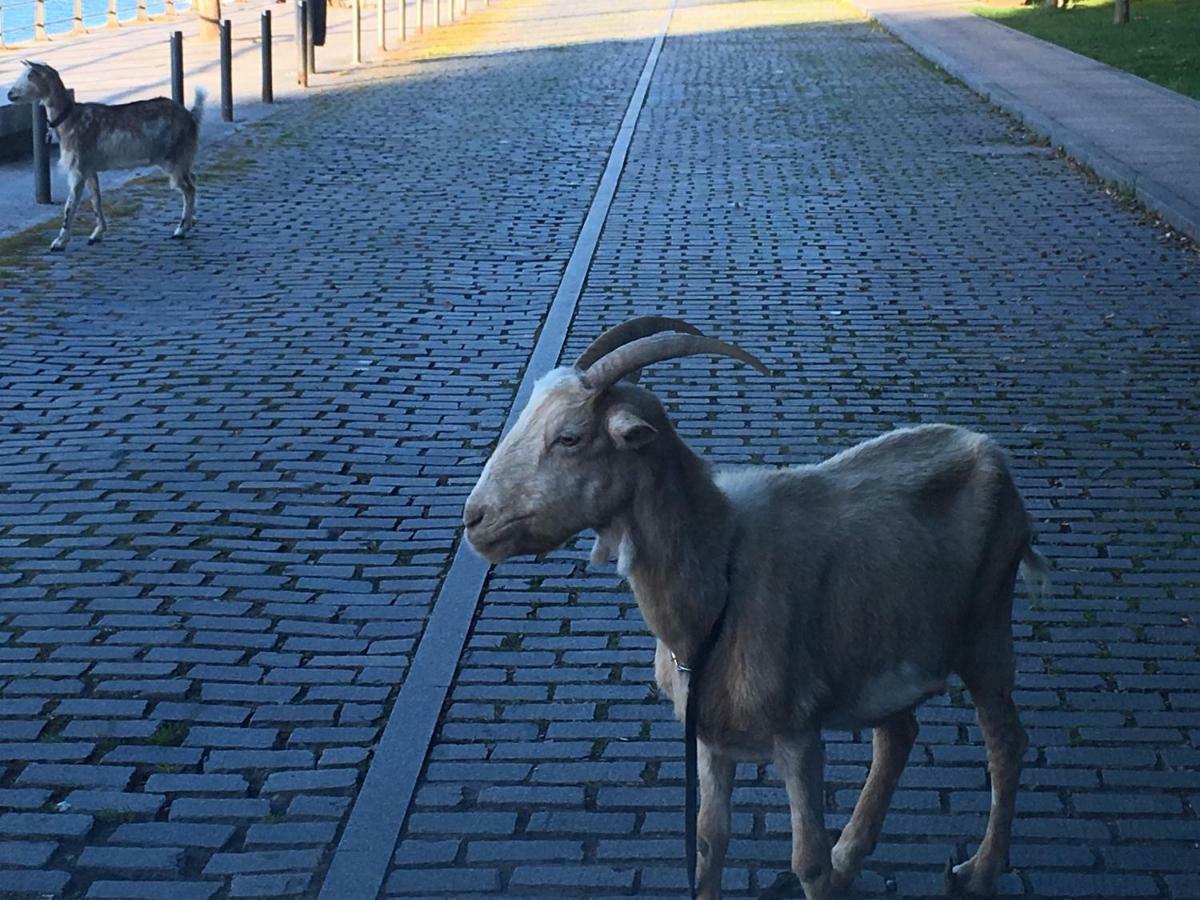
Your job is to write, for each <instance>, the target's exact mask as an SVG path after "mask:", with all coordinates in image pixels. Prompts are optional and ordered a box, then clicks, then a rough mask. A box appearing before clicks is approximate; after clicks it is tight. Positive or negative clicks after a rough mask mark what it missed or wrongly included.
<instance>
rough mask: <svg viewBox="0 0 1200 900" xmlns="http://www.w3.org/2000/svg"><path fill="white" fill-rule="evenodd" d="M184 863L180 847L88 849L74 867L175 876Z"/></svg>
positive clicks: (85, 849) (86, 848)
mask: <svg viewBox="0 0 1200 900" xmlns="http://www.w3.org/2000/svg"><path fill="white" fill-rule="evenodd" d="M182 862H183V850H182V849H181V848H179V847H85V848H84V850H83V853H81V854H80V855H79V859H78V860H77V861H76V863H75V865H76V866H78V867H79V868H81V869H104V870H108V871H121V872H151V873H154V874H157V875H163V874H174V873H175V872H177V871H179V869H180V867H181V865H182Z"/></svg>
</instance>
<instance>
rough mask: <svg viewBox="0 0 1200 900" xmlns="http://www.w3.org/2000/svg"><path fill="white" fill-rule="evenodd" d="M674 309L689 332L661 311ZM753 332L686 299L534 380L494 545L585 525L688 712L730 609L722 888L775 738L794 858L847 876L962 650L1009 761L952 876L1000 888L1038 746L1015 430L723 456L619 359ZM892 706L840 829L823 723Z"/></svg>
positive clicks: (710, 740) (705, 705)
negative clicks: (695, 440)
mask: <svg viewBox="0 0 1200 900" xmlns="http://www.w3.org/2000/svg"><path fill="white" fill-rule="evenodd" d="M662 331H672V332H685V333H672V334H661V333H655V332H662ZM691 354H723V355H726V356H732V357H735V358H737V359H739V360H742V361H744V362H747V363H749V364H751V365H754V366H755V367H756V368H759V369H761V370H763V371H766V370H765V369H763V367H762V364H761V363H759V362H758V361H757V360H756V359H754V357H752V356H750V355H749V354H748V353H746V352H745V351H743V350H741V349H739V348H737V347H735V346H733V345H730V344H726V343H723V342H721V341H717V340H713V339H711V338H705V337H702V336H700V335H699V333H698V332H696V330H695V329H694V328H692V326H689V325H687V324H686V323H682V322H679V321H677V320H670V319H661V318H657V317H647V318H644V319H635V320H633V321H631V322H628V323H626V324H625V325H624V326H618V327H617V328H616V329H613V330H612V331H610V332H608V333H607V334H605V335H604V336H602V337H601V338H600V339H599V340H598V341H597V342H596V344H595V345H593V347H591V348H589V350H588V351H586V352H585V353H584V354H583V356H581V357H580V359H579V361H578V362H577V364H576V366H574V367H570V368H560V369H557V370H555V371H553V372H551V373H549V374H548V375H546V376H545V377H544V378H543V379H542V380H541V381H540V382H539V383H538V385H537V388H536V390H535V391H534V393H533V395H532V397H531V398H530V401H529V404H528V406H527V407H526V408H525V410H524V411H523V412H522V415H521V416H520V418H519V420H518V421H517V423H516V425H515V426H514V428H513V429H512V431H511V432H510V433H509V434H508V435H507V436H506V437H505V438H504V439H503V440H502V441H501V442H500V444H499V446H498V447H497V448H496V451H495V453H494V454H493V455H492V457H491V459H490V460H489V461H488V463H487V465H486V467H485V468H484V470H483V474H482V475H481V476H480V479H479V483H478V484H477V485H476V486H475V489H474V490H473V491H472V492H471V496H470V497H469V499H468V501H467V504H466V509H465V511H464V517H463V518H464V523H465V524H466V527H467V536H468V538H469V540H470V542H471V544H472V545H473V546H474V547H475V548H476V550H477V551H478V552H479V553H481V554H482V555H483V556H485V557H486V558H487V559H488V560H490V561H492V562H500V561H502V560H504V559H507V558H509V557H511V556H513V555H515V554H519V553H540V552H545V551H548V550H551V549H553V548H555V547H557V546H559V545H560V544H561V543H562V542H563V541H564V540H566V539H567V538H569V537H571V536H572V535H574V534H576V533H578V532H580V531H582V530H583V529H585V528H589V527H590V528H594V529H595V530H596V531H597V533H598V536H599V537H598V540H597V550H596V556H598V557H605V556H606V555H607V552H608V548H619V563H618V566H619V570H620V571H621V573H622V574H623V575H625V576H626V577H627V578H628V579H629V582H630V584H631V585H632V587H633V591H634V593H635V595H636V597H637V602H638V606H639V608H640V609H641V612H642V615H643V616H644V617H645V619H646V622H647V624H648V625H649V627H650V630H651V631H652V632H653V633H654V635H655V637H656V638H657V639H658V644H657V652H656V655H655V674H656V679H657V681H658V684H659V685H660V687H661V688H662V689H663V691H664V692H665V693H666V694H668V695H669V696H670V697H671V698H672V699H673V700H674V703H675V708H676V712H677V714H680V715H681V713H682V710H683V709H684V701H685V698H686V693H687V687H688V677H687V675H686V672H681V671H679V670H678V669H677V667H676V665H674V664H673V660H674V659H676V658H677V659H678V660H679V661H682V662H686V661H690V660H692V659H693V654H695V653H696V652H697V650H698V648H700V647H701V646H702V645H703V644H704V642H705V640H706V637H707V636H708V635H709V632H710V630H712V629H713V627H714V623H716V622H718V621H719V617H720V616H721V615H722V610H724V613H723V615H724V620H723V627H722V628H721V629H720V630H719V633H718V637H717V640H716V643H715V644H714V645H713V647H712V652H711V655H710V656H709V657H708V662H707V664H706V668H705V670H704V678H703V684H702V687H701V691H700V694H699V695H698V698H697V699H698V701H699V703H698V710H699V723H698V727H699V737H700V742H701V746H700V792H701V808H700V817H699V818H700V821H699V832H700V841H699V852H698V854H697V859H696V866H697V879H698V884H699V896H701V897H704V898H717V897H719V896H720V885H721V867H722V865H723V861H724V857H725V851H726V846H727V844H728V840H729V823H730V803H729V801H730V793H731V790H732V787H733V776H734V767H735V763H736V761H738V760H760V759H771V758H773V759H774V761H775V763H776V766H777V767H778V768H779V770H780V771H781V772H782V774H783V777H784V781H785V782H786V786H787V794H788V799H789V802H790V806H791V821H792V860H791V868H792V871H793V872H794V873H795V875H796V876H798V878H799V881H800V883H801V884H802V885H803V888H804V893H805V895H806V896H807V897H808V900H824V898H827V897H829V896H831V895H832V894H833V893H835V892H837V891H840V890H842V889H844V888H845V887H847V886H848V885H849V884H850V883H851V882H852V881H853V880H854V878H855V877H856V875H857V874H858V872H859V869H860V867H861V865H862V862H863V859H864V857H866V855H867V854H868V853H870V852H871V850H872V849H873V848H874V846H875V843H876V840H877V839H878V837H879V833H880V829H881V827H882V824H883V818H884V814H885V812H886V810H887V807H888V804H889V802H890V800H891V796H892V792H893V790H894V789H895V787H896V782H897V780H898V779H899V777H900V773H901V770H902V769H903V767H904V764H905V762H906V760H907V758H908V755H909V751H910V750H911V748H912V746H913V742H914V740H915V739H916V736H917V719H916V716H915V714H914V709H915V707H916V706H918V705H919V704H920V703H921V702H923V701H924V700H926V699H927V698H929V697H930V696H932V695H934V694H937V693H939V692H941V691H942V690H943V689H944V687H945V680H946V678H947V676H949V675H950V674H951V673H957V674H958V675H960V676H961V677H962V679H963V681H964V682H965V683H966V685H967V687H968V688H969V689H970V691H971V697H972V700H973V701H974V704H975V709H976V714H977V717H978V720H979V725H980V728H981V729H982V732H983V738H984V741H985V743H986V745H987V756H988V767H989V770H990V773H991V784H992V803H991V813H990V816H989V819H988V826H987V833H986V835H985V837H984V839H983V842H982V844H981V845H980V847H979V850H978V852H977V853H976V854H975V855H974V856H972V857H971V858H970V859H968V860H967V861H965V862H963V863H961V864H960V865H958V866H956V867H955V868H954V870H953V875H952V876H951V880H952V881H953V882H954V883H955V885H956V886H959V887H963V888H965V889H966V890H968V891H971V892H973V893H979V894H987V893H991V892H992V891H993V890H994V883H995V879H996V877H997V875H998V874H999V873H1000V872H1001V871H1002V870H1003V869H1004V868H1005V867H1006V866H1007V864H1008V862H1007V858H1008V847H1009V833H1010V829H1011V824H1012V818H1013V806H1014V797H1015V792H1016V789H1017V781H1018V775H1019V771H1020V765H1021V757H1022V755H1023V753H1024V751H1025V748H1026V746H1027V739H1026V736H1025V732H1024V730H1023V729H1022V728H1021V725H1020V723H1019V721H1018V718H1017V710H1016V707H1015V705H1014V704H1013V699H1012V689H1013V678H1014V662H1013V645H1012V628H1011V612H1012V594H1013V585H1014V580H1015V578H1016V575H1017V572H1018V569H1019V567H1020V566H1021V564H1022V563H1023V562H1024V563H1025V564H1027V565H1028V566H1030V567H1032V568H1034V569H1035V570H1037V571H1038V572H1041V571H1042V570H1043V566H1044V561H1043V560H1042V559H1041V557H1040V556H1039V555H1038V554H1037V553H1036V552H1035V551H1034V550H1033V548H1032V547H1031V546H1030V539H1031V531H1030V525H1029V519H1028V516H1027V514H1026V511H1025V508H1024V506H1023V504H1022V501H1021V498H1020V496H1019V494H1018V493H1017V489H1016V487H1015V485H1014V484H1013V479H1012V477H1011V475H1010V474H1009V471H1008V466H1007V464H1006V462H1005V458H1004V455H1003V453H1002V452H1001V451H1000V450H999V449H998V448H997V447H996V445H995V444H994V443H993V442H992V441H991V440H990V439H988V438H987V437H984V436H983V435H980V434H975V433H973V432H970V431H966V430H964V429H962V428H957V427H953V426H950V425H927V426H922V427H917V428H909V429H902V430H899V431H893V432H891V433H889V434H885V435H883V436H882V437H878V438H875V439H874V440H871V441H867V442H866V443H863V444H860V445H858V446H856V447H853V448H851V449H849V450H847V451H845V452H843V453H840V454H838V455H837V456H835V457H833V458H832V459H829V460H827V461H826V462H823V463H821V464H820V465H816V466H797V467H794V468H783V469H778V468H773V467H762V466H760V467H748V468H740V469H731V470H721V471H718V472H717V473H716V476H715V478H714V475H713V474H712V472H710V469H709V467H708V465H707V464H706V463H705V462H704V461H703V460H701V459H700V458H699V457H697V456H696V455H695V454H693V453H692V452H691V451H690V450H689V449H688V448H687V446H686V445H684V443H683V442H682V440H680V438H679V437H678V435H677V434H676V432H675V430H674V429H673V428H672V426H671V423H670V422H669V420H668V419H667V416H666V414H665V413H664V411H663V409H662V406H661V405H660V404H659V402H658V400H657V399H655V397H654V396H653V395H652V394H650V393H649V392H648V391H645V390H643V389H641V388H638V387H635V386H633V385H631V384H628V383H620V382H621V379H622V378H624V377H626V376H628V375H630V374H632V373H636V372H637V371H638V370H640V369H641V368H642V367H644V366H647V365H649V364H651V363H654V362H657V361H661V360H666V359H670V358H673V357H679V356H686V355H691ZM823 726H830V727H835V728H841V729H858V728H864V727H871V728H873V729H874V753H873V759H872V762H871V769H870V774H869V776H868V778H867V782H866V785H865V787H864V788H863V791H862V794H861V796H860V797H859V800H858V804H857V805H856V807H855V809H854V813H853V815H852V816H851V818H850V821H849V824H848V825H847V826H846V828H845V829H844V830H843V831H842V833H841V836H840V837H839V838H838V840H837V843H836V846H833V847H832V848H831V846H830V844H831V838H830V836H829V834H828V832H827V831H826V829H825V826H824V803H823V796H824V790H823V789H824V785H823V771H822V769H823V759H824V752H823V745H822V742H821V728H822V727H823Z"/></svg>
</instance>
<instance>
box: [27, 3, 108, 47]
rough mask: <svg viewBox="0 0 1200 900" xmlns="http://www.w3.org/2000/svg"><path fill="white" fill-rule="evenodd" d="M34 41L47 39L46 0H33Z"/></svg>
mask: <svg viewBox="0 0 1200 900" xmlns="http://www.w3.org/2000/svg"><path fill="white" fill-rule="evenodd" d="M113 2H116V0H113ZM33 39H34V40H35V41H44V40H45V39H46V0H33Z"/></svg>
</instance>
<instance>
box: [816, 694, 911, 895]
mask: <svg viewBox="0 0 1200 900" xmlns="http://www.w3.org/2000/svg"><path fill="white" fill-rule="evenodd" d="M917 727H918V726H917V717H916V715H914V714H913V711H912V710H911V709H910V710H906V711H904V712H901V713H896V714H895V715H894V716H892V717H891V718H889V719H888V720H887V721H885V722H884V723H883V724H882V725H880V726H879V727H878V728H876V729H875V736H874V740H873V741H872V758H871V771H870V774H868V775H867V783H866V784H865V785H863V790H862V793H861V794H860V795H859V797H858V803H856V804H855V805H854V814H853V815H852V816H851V817H850V822H849V824H847V825H846V827H845V828H844V829H842V836H841V837H840V838H838V842H837V845H836V846H835V847H834V848H833V888H834V890H835V891H843V890H845V889H846V888H848V887H849V886H850V883H851V882H852V881H854V879H855V877H856V876H857V875H858V870H859V868H860V867H861V866H862V861H863V859H864V858H865V857H866V856H867V854H868V853H870V852H871V851H872V850H874V849H875V842H876V841H878V840H879V832H880V831H881V830H882V828H883V817H884V816H885V815H886V814H887V810H888V806H889V805H891V802H892V793H893V792H894V791H895V790H896V782H898V781H899V780H900V773H901V772H903V771H904V764H905V763H906V762H908V754H909V753H910V752H911V751H912V747H913V743H914V742H915V741H916V739H917Z"/></svg>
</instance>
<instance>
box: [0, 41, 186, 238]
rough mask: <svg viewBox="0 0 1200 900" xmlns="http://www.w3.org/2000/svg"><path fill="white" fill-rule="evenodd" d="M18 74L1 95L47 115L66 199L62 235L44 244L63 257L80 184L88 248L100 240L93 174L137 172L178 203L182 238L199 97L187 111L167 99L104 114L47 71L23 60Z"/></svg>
mask: <svg viewBox="0 0 1200 900" xmlns="http://www.w3.org/2000/svg"><path fill="white" fill-rule="evenodd" d="M22 62H24V64H25V70H24V71H23V72H22V73H21V76H20V77H19V78H18V79H17V80H16V82H15V83H14V84H13V86H12V87H11V88H9V91H8V99H9V101H10V102H12V103H40V104H42V106H44V107H46V115H47V116H48V117H49V120H50V127H51V128H53V129H54V130H55V131H56V132H57V134H58V143H59V145H60V147H61V148H62V156H61V164H62V167H63V168H64V169H65V170H66V172H67V183H68V185H69V193H68V194H67V203H66V206H65V207H64V208H63V224H62V229H61V230H60V231H59V232H58V237H56V238H55V239H54V241H53V242H52V243H51V244H50V249H51V250H63V249H65V248H66V246H67V243H68V242H69V241H70V240H71V226H72V224H73V223H74V221H75V212H76V210H78V209H79V201H80V200H82V199H83V188H84V185H85V184H86V185H87V186H89V187H90V188H91V190H92V209H94V210H95V212H96V227H95V229H94V230H93V231H92V233H91V236H90V237H89V238H88V243H89V244H94V243H96V241H98V240H100V239H101V238H103V237H104V232H105V231H106V230H107V228H108V223H107V222H106V221H105V219H104V210H103V208H102V207H101V205H100V178H99V174H98V173H100V172H104V171H107V170H109V169H128V168H134V167H137V166H146V165H152V166H158V167H159V168H160V169H162V170H163V171H164V172H166V173H167V175H168V177H169V178H170V179H171V186H172V187H173V188H175V189H176V190H178V191H179V192H180V193H181V194H182V195H183V214H182V216H181V217H180V219H179V225H178V227H177V228H176V229H175V233H174V235H173V237H177V238H181V237H183V236H184V235H186V234H187V232H188V230H189V229H190V228H191V227H192V222H193V221H194V219H195V212H196V179H195V178H194V177H193V176H192V163H193V162H194V161H195V158H196V147H197V145H198V142H199V135H200V120H201V118H202V117H203V115H204V91H202V90H200V89H197V90H196V95H195V100H194V101H193V105H192V108H191V110H188V109H185V108H184V106H183V105H182V104H180V103H176V102H175V101H174V100H168V99H167V98H166V97H156V98H155V99H153V100H138V101H136V102H134V103H122V104H119V105H116V106H109V105H107V104H104V103H76V102H75V101H74V99H72V97H71V95H70V93H68V91H67V89H66V87H65V86H64V85H63V82H62V78H60V77H59V75H58V72H56V71H55V70H54V69H53V68H52V67H51V66H48V65H46V64H45V63H36V62H30V61H29V60H22Z"/></svg>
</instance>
